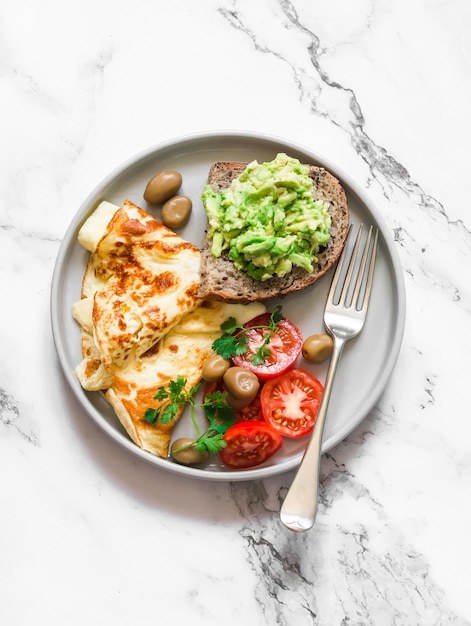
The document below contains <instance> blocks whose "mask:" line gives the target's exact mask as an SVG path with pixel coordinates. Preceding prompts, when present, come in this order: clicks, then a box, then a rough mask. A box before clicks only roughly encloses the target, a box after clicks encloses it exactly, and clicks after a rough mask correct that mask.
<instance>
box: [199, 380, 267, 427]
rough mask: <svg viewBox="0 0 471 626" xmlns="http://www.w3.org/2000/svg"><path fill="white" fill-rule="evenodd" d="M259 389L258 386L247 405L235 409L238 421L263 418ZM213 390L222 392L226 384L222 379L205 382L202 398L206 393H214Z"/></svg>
mask: <svg viewBox="0 0 471 626" xmlns="http://www.w3.org/2000/svg"><path fill="white" fill-rule="evenodd" d="M261 389H262V388H261V387H260V389H259V390H258V393H257V395H256V396H255V398H254V399H253V400H252V402H251V403H250V404H248V405H247V406H244V408H242V409H237V410H236V411H235V416H236V420H237V421H238V422H248V421H260V420H263V415H262V405H261V402H260V392H261ZM215 391H220V392H221V393H224V392H225V391H227V390H226V386H225V385H224V383H223V382H222V380H218V381H214V382H210V383H206V386H205V388H204V392H203V400H204V398H206V396H207V395H208V394H210V393H214V392H215Z"/></svg>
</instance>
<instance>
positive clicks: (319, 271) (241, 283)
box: [198, 162, 349, 302]
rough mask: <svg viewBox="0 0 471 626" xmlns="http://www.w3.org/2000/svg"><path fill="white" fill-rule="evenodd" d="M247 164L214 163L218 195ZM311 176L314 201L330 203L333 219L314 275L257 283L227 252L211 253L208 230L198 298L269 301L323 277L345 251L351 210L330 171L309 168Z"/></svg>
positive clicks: (299, 273) (212, 179) (297, 271)
mask: <svg viewBox="0 0 471 626" xmlns="http://www.w3.org/2000/svg"><path fill="white" fill-rule="evenodd" d="M246 166H247V163H238V162H219V163H214V164H213V165H212V166H211V168H210V170H209V174H208V183H209V184H210V185H211V187H212V188H213V189H214V191H215V192H216V193H219V192H220V191H222V189H225V188H227V187H229V186H230V184H231V182H232V181H233V180H234V179H235V178H237V177H238V176H239V175H240V174H241V173H242V172H243V171H244V169H245V168H246ZM308 168H309V176H310V177H311V178H312V180H313V182H314V189H315V191H314V200H324V201H326V202H329V209H328V211H329V214H330V216H331V219H332V227H331V230H330V239H329V242H328V244H327V246H326V247H325V248H324V249H323V250H321V251H320V252H319V253H318V254H317V255H316V256H317V258H318V262H317V263H316V265H315V266H314V270H313V271H312V272H308V271H306V270H305V269H303V268H300V267H294V268H293V270H292V271H291V272H290V273H289V274H287V275H286V276H283V278H278V277H274V278H270V279H268V280H266V281H258V280H255V279H254V278H252V277H251V276H249V275H248V274H247V273H246V272H244V271H242V270H239V269H237V268H236V267H235V266H234V263H233V262H232V261H231V259H229V257H228V253H227V251H226V250H225V251H223V253H222V255H221V256H220V257H218V258H216V257H213V255H212V254H211V240H210V238H209V237H208V231H207V229H206V232H205V236H204V240H203V245H202V250H201V281H200V287H199V291H198V296H199V297H200V298H203V299H205V300H224V301H226V302H254V301H256V300H268V299H270V298H284V297H285V296H287V295H288V294H290V293H293V292H296V291H301V290H302V289H306V287H309V286H310V285H312V284H314V283H315V282H316V281H317V280H319V278H321V277H322V276H323V275H324V274H325V273H326V272H327V271H328V270H329V269H330V268H331V267H332V265H333V264H334V263H335V262H336V261H337V259H338V258H339V256H340V253H341V252H342V249H343V247H344V244H345V240H346V237H347V232H348V223H349V211H348V204H347V197H346V194H345V190H344V189H343V187H342V185H341V184H340V182H339V181H338V180H337V178H335V176H333V175H332V174H331V173H330V172H328V171H327V170H325V169H324V168H321V167H318V166H316V165H308Z"/></svg>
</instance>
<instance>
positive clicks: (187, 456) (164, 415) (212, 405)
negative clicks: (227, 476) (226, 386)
mask: <svg viewBox="0 0 471 626" xmlns="http://www.w3.org/2000/svg"><path fill="white" fill-rule="evenodd" d="M198 389H199V385H198V384H197V385H193V386H188V381H187V379H186V378H184V377H183V376H180V375H179V376H178V377H177V378H176V379H175V380H171V381H169V382H168V384H166V385H162V386H160V387H159V388H158V389H157V393H156V394H155V396H154V399H156V400H159V401H164V402H163V403H161V404H160V405H159V406H157V407H154V408H148V409H147V410H146V411H145V420H146V422H148V423H150V424H161V425H165V424H169V423H171V422H172V421H173V420H174V418H175V415H177V414H178V412H179V411H181V410H182V408H183V407H184V406H185V405H186V404H189V405H190V407H191V412H190V414H191V421H192V422H193V426H194V429H195V432H196V437H195V438H194V439H191V438H185V440H184V441H183V440H182V439H181V438H180V439H179V440H178V439H177V441H178V442H179V443H178V444H177V443H174V444H172V446H171V456H172V458H173V459H174V460H175V461H177V462H178V463H182V464H185V465H187V464H193V463H194V462H195V459H198V463H200V462H203V460H204V459H209V456H210V455H211V454H216V453H217V452H219V450H221V448H223V447H225V446H226V443H225V442H224V441H223V434H224V433H225V432H226V430H227V429H228V428H230V426H232V425H233V424H234V422H235V415H234V410H233V409H232V408H231V407H230V406H228V404H227V402H226V399H225V396H224V394H223V393H221V392H220V391H219V390H217V389H216V390H214V391H213V392H211V393H206V394H205V395H204V397H203V402H202V403H201V404H197V403H196V399H195V398H196V393H197V391H198ZM196 408H200V409H203V410H204V412H205V414H206V417H207V419H208V427H207V428H206V430H204V431H203V432H201V430H200V428H199V426H198V423H197V421H196V418H195V411H196ZM193 450H194V454H193V453H192V452H193Z"/></svg>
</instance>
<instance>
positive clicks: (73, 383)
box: [49, 130, 406, 481]
mask: <svg viewBox="0 0 471 626" xmlns="http://www.w3.org/2000/svg"><path fill="white" fill-rule="evenodd" d="M224 139H227V140H228V141H229V140H230V139H238V140H239V141H257V142H262V143H267V144H268V143H273V144H278V145H282V146H284V149H285V151H286V152H288V151H289V150H293V151H297V152H302V153H304V154H306V155H308V156H309V158H310V159H312V161H315V162H317V163H319V164H321V165H322V167H325V168H326V169H327V170H328V171H330V172H331V173H332V174H333V175H334V176H336V177H337V178H338V179H339V180H340V182H341V183H342V184H345V185H347V186H348V187H350V189H351V190H352V191H353V193H354V194H356V196H357V197H358V198H359V199H360V201H361V202H362V203H363V204H364V205H365V207H366V208H367V210H368V211H369V212H370V213H371V214H372V216H373V217H374V219H375V221H376V222H377V224H378V227H379V230H380V233H381V236H382V237H381V238H382V243H383V244H384V246H385V248H386V250H387V253H388V255H387V256H388V260H389V262H390V263H391V267H392V273H393V275H394V278H395V288H396V291H397V304H396V307H397V310H396V316H395V317H396V324H395V333H394V337H393V341H392V343H391V344H389V355H388V360H387V363H386V364H385V367H383V369H382V372H381V375H380V377H379V378H378V381H377V382H376V385H375V389H376V393H374V394H372V395H371V397H370V401H369V403H368V408H367V409H365V411H362V414H363V417H361V418H360V419H358V420H353V423H350V422H349V423H348V424H346V425H345V426H344V427H343V428H341V429H339V430H338V431H336V433H335V436H334V434H333V435H331V436H330V438H327V439H325V440H324V441H323V444H322V454H325V453H326V452H327V451H329V450H331V449H332V448H333V447H335V446H336V445H338V444H339V443H341V442H342V441H343V440H344V439H345V438H346V437H347V436H348V435H349V434H350V433H351V432H352V431H353V430H354V429H355V428H356V427H358V426H359V424H361V422H362V421H363V420H364V419H365V418H366V417H367V415H368V413H369V412H370V411H371V410H372V408H373V407H374V405H375V404H376V402H377V401H378V399H379V398H380V397H381V395H382V394H383V393H384V390H385V387H386V384H387V382H388V380H389V378H390V376H391V374H392V372H393V370H394V367H395V365H396V362H397V359H398V357H399V352H400V348H401V345H402V340H403V336H404V329H405V317H406V293H405V280H404V270H403V268H402V265H401V263H400V259H399V255H398V253H397V250H396V249H395V247H394V246H393V243H394V242H393V239H392V237H391V236H390V234H389V230H388V227H387V225H386V223H385V221H384V219H383V216H382V215H381V213H380V212H379V211H378V210H377V209H376V207H375V206H374V204H373V202H372V200H371V199H370V198H369V196H368V195H367V194H366V192H365V191H364V189H363V188H362V187H360V185H359V184H358V183H357V182H356V181H355V180H354V179H353V177H351V176H350V174H348V172H345V171H344V170H343V169H342V168H339V167H338V166H337V165H336V164H335V163H333V162H332V161H331V160H330V159H328V158H325V157H324V156H323V155H321V154H320V153H317V152H315V151H313V150H312V149H310V148H309V147H308V146H306V145H302V144H300V143H296V142H293V141H291V140H289V139H286V138H284V137H281V136H277V135H271V134H266V133H257V132H253V131H242V130H216V131H202V132H195V133H189V134H185V135H180V136H177V137H174V138H169V139H166V140H164V141H161V142H158V143H155V144H152V145H150V146H148V147H147V148H145V149H143V150H140V151H138V152H137V153H135V154H134V155H132V156H131V157H129V158H127V159H125V160H124V161H122V162H121V163H120V164H118V165H117V166H116V167H115V168H113V169H112V170H111V171H110V172H109V173H108V175H107V176H105V177H104V178H103V179H102V180H101V181H99V182H98V183H97V184H96V185H95V187H94V188H93V189H92V190H91V191H90V192H89V193H88V194H87V196H86V197H85V198H84V200H83V202H82V203H81V204H80V206H79V208H78V209H77V211H76V212H75V214H74V216H73V218H72V220H71V221H70V222H69V224H68V226H67V228H66V230H65V232H64V235H63V238H62V241H61V245H60V247H59V250H58V253H57V255H56V260H55V263H54V269H53V274H52V282H51V292H50V299H49V300H50V322H51V327H52V335H53V342H54V345H55V349H56V353H57V356H58V359H59V363H60V366H61V371H62V374H63V375H64V376H65V378H66V380H67V382H68V385H69V388H70V390H71V391H72V392H73V393H74V397H75V398H76V399H77V400H78V401H79V403H80V405H81V406H82V408H83V409H84V411H85V412H86V413H87V414H88V415H89V416H90V417H91V418H92V419H93V421H94V422H95V424H97V425H98V426H99V427H100V428H101V429H102V430H103V431H104V432H106V434H107V435H108V436H110V437H111V438H112V439H113V440H114V441H115V442H116V443H118V444H119V445H120V446H121V447H124V448H125V449H126V450H128V451H129V452H131V453H132V454H133V455H134V456H137V457H138V458H141V459H142V460H144V461H146V462H147V463H150V464H151V465H153V466H154V467H158V468H161V469H164V470H165V471H170V472H172V473H176V474H180V475H183V476H185V477H187V478H194V479H205V480H216V481H218V480H219V481H245V480H257V479H263V478H267V477H270V476H275V475H278V474H282V473H285V472H288V471H290V470H293V469H296V468H297V466H298V465H299V463H300V461H301V458H302V454H303V453H302V452H300V453H298V454H297V455H294V456H293V457H292V458H289V459H285V460H284V461H281V462H280V463H279V464H276V465H271V466H260V467H255V468H250V469H246V470H237V471H233V470H230V469H229V468H228V470H227V471H224V470H220V471H208V470H205V469H200V468H193V467H187V466H184V465H179V464H176V463H170V462H169V461H168V460H167V459H163V458H160V457H156V456H154V455H152V454H150V453H149V452H146V451H145V450H142V448H140V447H139V446H137V445H136V444H135V443H134V442H133V441H132V440H131V439H130V438H127V439H126V438H124V437H122V435H121V434H120V433H118V432H117V431H116V430H115V429H114V428H113V427H112V426H111V425H110V424H108V422H107V421H106V420H105V419H104V418H103V417H102V416H101V417H100V414H99V412H98V411H95V410H93V411H92V410H91V409H92V408H94V407H90V405H89V404H88V402H87V401H86V399H87V396H88V394H89V393H91V392H86V391H85V390H83V389H82V387H81V386H80V384H79V382H78V380H77V379H76V377H75V374H74V373H73V372H72V371H71V370H70V369H69V367H68V366H67V367H66V363H67V359H66V355H65V350H64V348H63V343H62V337H61V333H60V323H59V319H58V318H59V314H58V311H57V310H56V304H57V303H58V297H59V286H60V280H61V277H62V273H63V270H64V259H65V257H66V255H67V253H68V250H69V246H70V244H71V242H72V234H73V233H75V232H76V230H77V228H78V226H79V224H81V223H82V222H83V220H84V218H85V216H86V211H87V210H88V211H89V212H90V211H91V209H90V206H91V202H92V200H93V199H94V198H96V196H97V195H98V194H99V193H100V191H101V190H104V189H105V188H106V187H107V186H108V185H110V184H111V183H112V182H113V181H115V180H116V179H117V178H118V177H119V176H121V175H123V174H124V173H125V172H126V171H127V170H128V169H129V168H130V167H131V166H132V167H134V166H136V164H137V163H139V162H140V161H143V160H145V159H146V158H148V157H149V156H150V155H152V154H158V153H159V152H163V151H164V150H168V149H170V148H172V147H175V146H178V145H183V144H195V143H196V144H198V143H201V142H203V141H205V142H215V141H219V142H221V141H224ZM94 393H96V392H94ZM118 435H119V436H118Z"/></svg>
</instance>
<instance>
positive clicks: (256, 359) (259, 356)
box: [249, 344, 271, 365]
mask: <svg viewBox="0 0 471 626" xmlns="http://www.w3.org/2000/svg"><path fill="white" fill-rule="evenodd" d="M270 356H271V350H270V348H268V346H267V345H265V344H263V345H262V346H260V347H259V348H257V350H256V351H255V354H251V355H250V357H249V360H250V362H251V363H253V364H254V365H263V364H264V363H265V361H266V360H267V358H269V357H270Z"/></svg>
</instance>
